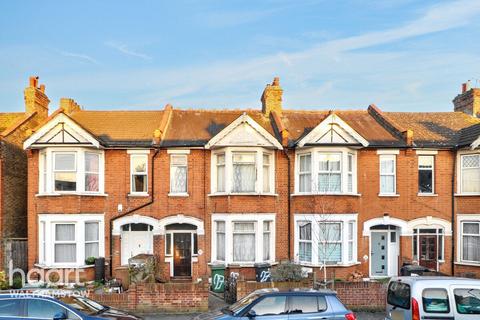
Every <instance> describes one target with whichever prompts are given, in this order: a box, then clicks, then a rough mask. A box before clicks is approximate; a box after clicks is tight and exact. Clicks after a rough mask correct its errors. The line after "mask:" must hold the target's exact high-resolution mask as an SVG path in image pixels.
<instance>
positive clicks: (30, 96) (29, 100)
mask: <svg viewBox="0 0 480 320" xmlns="http://www.w3.org/2000/svg"><path fill="white" fill-rule="evenodd" d="M28 84H29V85H28V87H26V88H25V90H24V91H23V94H24V99H25V112H27V113H30V114H32V113H34V112H36V113H37V116H38V117H39V119H46V118H47V117H48V104H49V103H50V100H49V99H48V97H47V95H46V94H45V85H44V84H41V85H40V86H39V85H38V77H30V79H29V82H28Z"/></svg>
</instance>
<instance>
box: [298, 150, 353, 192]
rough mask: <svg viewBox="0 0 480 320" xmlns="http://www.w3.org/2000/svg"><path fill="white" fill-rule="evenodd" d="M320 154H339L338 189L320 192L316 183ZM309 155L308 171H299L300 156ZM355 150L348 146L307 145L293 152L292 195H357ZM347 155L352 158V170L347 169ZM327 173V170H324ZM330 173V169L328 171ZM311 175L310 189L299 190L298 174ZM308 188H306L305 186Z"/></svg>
mask: <svg viewBox="0 0 480 320" xmlns="http://www.w3.org/2000/svg"><path fill="white" fill-rule="evenodd" d="M322 154H340V170H339V171H338V170H337V171H335V172H336V173H340V191H333V192H332V191H327V192H321V191H320V188H319V185H318V177H319V174H320V155H322ZM308 155H310V161H311V162H310V172H308V171H300V163H301V158H302V157H304V156H308ZM357 156H358V153H357V150H355V149H351V148H348V147H308V148H302V149H301V150H298V151H296V152H295V177H294V180H295V183H294V190H295V194H294V195H324V194H326V195H353V196H357V195H358V194H357V190H358V188H357V187H358V186H357V170H358V169H357ZM349 157H351V159H352V170H351V171H349V167H348V166H349ZM325 173H327V171H325ZM329 173H330V171H329ZM308 174H310V175H311V178H310V190H309V191H302V190H300V175H308ZM350 177H351V179H352V188H351V190H349V187H348V186H349V183H348V181H349V178H350ZM307 189H308V188H307Z"/></svg>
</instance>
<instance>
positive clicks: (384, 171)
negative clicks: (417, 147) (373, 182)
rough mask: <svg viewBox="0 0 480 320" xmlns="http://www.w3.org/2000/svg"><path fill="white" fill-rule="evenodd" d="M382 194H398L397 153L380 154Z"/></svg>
mask: <svg viewBox="0 0 480 320" xmlns="http://www.w3.org/2000/svg"><path fill="white" fill-rule="evenodd" d="M379 157H380V194H381V195H394V194H396V190H397V188H396V184H397V174H396V172H397V169H396V155H394V154H381V155H380V156H379Z"/></svg>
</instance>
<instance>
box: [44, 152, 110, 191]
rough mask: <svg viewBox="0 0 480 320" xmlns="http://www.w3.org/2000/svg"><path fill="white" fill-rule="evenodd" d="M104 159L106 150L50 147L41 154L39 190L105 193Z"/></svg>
mask: <svg viewBox="0 0 480 320" xmlns="http://www.w3.org/2000/svg"><path fill="white" fill-rule="evenodd" d="M103 162H104V160H103V151H96V150H92V149H87V148H69V149H66V148H46V149H44V150H43V151H42V152H41V153H40V156H39V166H38V168H39V194H42V195H43V194H46V195H48V194H62V193H67V194H71V193H80V194H82V193H86V194H99V193H100V194H101V193H103V190H104V185H103V184H104V164H103Z"/></svg>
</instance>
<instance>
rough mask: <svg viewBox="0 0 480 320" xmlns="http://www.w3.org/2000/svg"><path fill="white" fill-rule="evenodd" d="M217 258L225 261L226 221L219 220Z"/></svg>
mask: <svg viewBox="0 0 480 320" xmlns="http://www.w3.org/2000/svg"><path fill="white" fill-rule="evenodd" d="M216 224H217V260H220V261H225V222H224V221H217V222H216Z"/></svg>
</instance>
